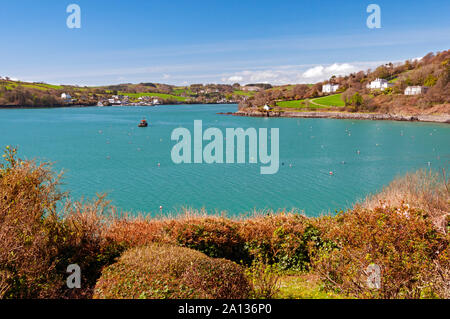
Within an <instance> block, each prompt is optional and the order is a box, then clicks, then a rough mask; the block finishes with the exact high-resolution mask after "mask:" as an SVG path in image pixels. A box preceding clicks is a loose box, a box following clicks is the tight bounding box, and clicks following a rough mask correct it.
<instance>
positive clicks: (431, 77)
mask: <svg viewBox="0 0 450 319" xmlns="http://www.w3.org/2000/svg"><path fill="white" fill-rule="evenodd" d="M437 80H438V78H437V77H435V76H434V75H433V74H430V75H428V77H427V78H426V79H425V82H424V83H423V84H424V85H425V86H428V87H431V86H434V85H435V84H436V82H437Z"/></svg>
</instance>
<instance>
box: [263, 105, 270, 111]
mask: <svg viewBox="0 0 450 319" xmlns="http://www.w3.org/2000/svg"><path fill="white" fill-rule="evenodd" d="M263 109H264V111H270V110H271V109H272V108H271V107H270V106H268V105H267V104H266V105H264V107H263Z"/></svg>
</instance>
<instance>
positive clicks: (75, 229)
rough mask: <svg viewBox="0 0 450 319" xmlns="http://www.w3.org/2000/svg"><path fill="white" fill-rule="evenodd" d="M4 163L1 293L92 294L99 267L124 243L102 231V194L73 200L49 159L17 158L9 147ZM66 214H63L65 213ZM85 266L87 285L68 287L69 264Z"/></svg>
mask: <svg viewBox="0 0 450 319" xmlns="http://www.w3.org/2000/svg"><path fill="white" fill-rule="evenodd" d="M4 158H5V160H6V164H0V298H65V297H77V298H78V297H89V296H90V294H91V290H92V288H93V286H94V285H95V281H96V279H97V278H98V276H99V275H100V270H101V268H102V267H103V266H104V265H105V264H109V263H111V262H112V261H113V260H114V258H115V257H117V256H118V254H119V253H120V251H121V247H120V246H118V245H116V244H115V243H112V242H110V241H107V240H106V239H105V238H104V236H103V235H102V229H103V228H102V217H101V215H102V212H103V211H104V209H105V207H106V206H107V203H105V202H104V201H103V198H100V199H98V200H97V201H95V202H94V203H92V204H91V203H80V202H78V203H77V202H76V203H68V204H67V205H66V208H65V209H64V210H63V212H57V207H56V206H57V203H58V202H59V201H60V200H61V199H63V198H64V194H63V193H61V192H60V191H59V189H58V185H59V180H60V175H56V174H55V173H53V172H52V170H51V166H50V164H48V163H43V164H41V165H36V164H35V163H34V162H33V161H21V160H20V159H17V158H16V149H14V148H11V147H8V148H7V150H6V152H5V156H4ZM60 213H61V214H60ZM70 264H78V265H79V266H80V267H81V269H82V288H81V289H74V290H69V289H67V287H66V281H65V279H66V277H67V276H68V274H67V273H66V269H67V266H69V265H70Z"/></svg>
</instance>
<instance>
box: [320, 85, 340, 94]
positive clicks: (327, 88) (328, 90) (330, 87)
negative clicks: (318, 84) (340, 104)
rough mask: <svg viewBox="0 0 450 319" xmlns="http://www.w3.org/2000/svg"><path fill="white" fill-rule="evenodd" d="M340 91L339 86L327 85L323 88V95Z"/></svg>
mask: <svg viewBox="0 0 450 319" xmlns="http://www.w3.org/2000/svg"><path fill="white" fill-rule="evenodd" d="M338 89H339V84H325V85H323V86H322V93H334V92H336V91H337V90H338Z"/></svg>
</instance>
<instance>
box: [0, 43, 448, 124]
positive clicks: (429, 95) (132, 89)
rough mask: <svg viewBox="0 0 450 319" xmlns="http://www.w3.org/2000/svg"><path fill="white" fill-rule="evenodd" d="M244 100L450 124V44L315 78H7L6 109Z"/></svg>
mask: <svg viewBox="0 0 450 319" xmlns="http://www.w3.org/2000/svg"><path fill="white" fill-rule="evenodd" d="M162 104H238V112H236V114H235V115H238V116H254V117H260V116H266V117H296V118H335V119H361V120H395V121H423V122H439V123H450V50H447V51H442V52H437V53H429V54H427V55H426V56H424V57H422V58H421V59H415V60H407V61H405V62H404V63H396V64H393V63H387V64H384V65H380V66H379V67H377V68H376V69H375V70H367V71H360V72H357V73H352V74H349V75H346V76H332V77H331V78H330V79H328V80H326V81H322V82H318V83H314V84H296V85H278V86H277V85H271V84H268V83H253V84H245V85H241V84H239V83H234V84H232V85H231V84H192V85H189V86H175V85H168V84H161V83H139V84H131V83H128V84H118V85H109V86H98V87H87V86H85V87H80V86H74V85H51V84H46V83H42V82H34V83H29V82H21V81H14V80H11V79H10V78H8V77H5V78H2V77H0V108H22V107H24V108H25V107H26V108H29V107H67V106H120V105H123V106H125V105H126V106H155V105H162Z"/></svg>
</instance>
